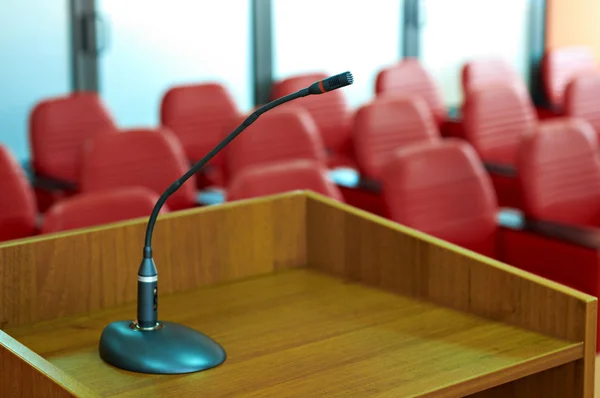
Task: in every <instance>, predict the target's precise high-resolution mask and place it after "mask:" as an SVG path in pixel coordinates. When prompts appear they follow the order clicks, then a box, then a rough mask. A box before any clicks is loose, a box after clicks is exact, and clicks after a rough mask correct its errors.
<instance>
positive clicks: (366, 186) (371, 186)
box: [358, 178, 381, 193]
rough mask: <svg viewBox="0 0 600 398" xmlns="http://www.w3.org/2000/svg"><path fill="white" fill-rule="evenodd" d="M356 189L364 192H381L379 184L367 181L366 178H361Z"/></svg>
mask: <svg viewBox="0 0 600 398" xmlns="http://www.w3.org/2000/svg"><path fill="white" fill-rule="evenodd" d="M358 188H359V189H363V190H365V191H369V192H373V193H380V192H381V183H380V182H379V181H375V180H369V179H367V178H361V179H360V181H359V182H358Z"/></svg>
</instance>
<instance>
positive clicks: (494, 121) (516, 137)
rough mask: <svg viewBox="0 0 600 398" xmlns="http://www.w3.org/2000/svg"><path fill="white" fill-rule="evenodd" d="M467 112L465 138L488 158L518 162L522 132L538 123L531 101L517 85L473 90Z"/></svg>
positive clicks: (502, 162)
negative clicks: (517, 156)
mask: <svg viewBox="0 0 600 398" xmlns="http://www.w3.org/2000/svg"><path fill="white" fill-rule="evenodd" d="M463 112H464V115H463V124H464V132H465V138H466V139H467V140H468V141H469V142H470V143H471V145H473V147H474V148H475V150H476V151H477V153H478V154H479V156H480V157H481V158H482V159H483V161H484V162H494V163H499V164H509V165H514V164H515V161H516V154H517V150H518V147H519V143H520V139H521V136H522V135H523V134H527V133H529V132H530V131H532V130H533V129H534V128H535V126H536V116H535V111H534V109H533V107H532V105H531V103H530V102H529V100H528V99H527V98H526V97H524V96H523V95H522V94H521V93H519V91H518V89H517V88H515V87H513V86H486V87H481V88H479V89H477V90H474V91H472V92H471V93H470V94H469V96H468V97H467V98H466V101H465V106H464V109H463Z"/></svg>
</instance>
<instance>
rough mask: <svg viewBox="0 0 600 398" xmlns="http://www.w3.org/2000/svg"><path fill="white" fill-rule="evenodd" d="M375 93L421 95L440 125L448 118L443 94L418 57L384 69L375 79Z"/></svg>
mask: <svg viewBox="0 0 600 398" xmlns="http://www.w3.org/2000/svg"><path fill="white" fill-rule="evenodd" d="M375 94H376V95H377V96H381V95H388V94H392V95H398V94H400V95H403V96H420V97H422V98H423V99H424V100H425V102H427V104H428V105H429V107H430V109H431V112H432V113H433V115H434V117H435V120H436V122H437V123H438V126H441V125H442V123H443V122H444V121H445V120H446V108H445V106H444V102H443V100H442V95H441V93H440V92H439V91H438V88H437V86H436V84H435V82H434V80H433V78H432V77H431V76H430V75H429V73H428V72H427V71H426V70H425V68H424V67H423V66H422V65H421V63H420V62H419V60H418V59H415V58H408V59H405V60H403V61H400V62H399V63H397V64H396V65H393V66H389V67H387V68H384V69H382V70H381V71H380V72H379V73H378V74H377V78H376V80H375Z"/></svg>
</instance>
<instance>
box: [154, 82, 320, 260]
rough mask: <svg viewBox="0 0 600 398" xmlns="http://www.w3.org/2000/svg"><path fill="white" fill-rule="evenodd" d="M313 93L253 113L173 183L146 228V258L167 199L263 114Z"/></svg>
mask: <svg viewBox="0 0 600 398" xmlns="http://www.w3.org/2000/svg"><path fill="white" fill-rule="evenodd" d="M310 94H311V92H310V91H309V88H303V89H302V90H300V91H296V92H295V93H292V94H288V95H286V96H284V97H281V98H278V99H276V100H274V101H272V102H269V103H268V104H265V105H263V106H261V107H260V108H258V109H257V110H255V111H254V112H252V113H251V114H250V116H248V117H247V118H246V119H245V120H244V121H243V122H242V124H240V125H239V126H238V127H236V129H235V130H233V131H232V132H231V133H229V135H227V137H225V139H223V141H221V142H220V143H219V144H218V145H217V146H216V147H214V148H213V149H212V150H210V152H208V153H207V154H206V155H205V156H204V157H203V158H202V159H200V160H199V161H198V162H197V163H196V164H194V165H193V166H192V167H191V168H190V169H189V170H188V171H187V172H186V173H185V174H184V175H182V176H181V177H180V178H179V179H177V181H175V182H174V183H172V184H171V185H170V186H169V187H168V188H167V189H166V190H165V191H164V192H163V193H162V194H161V195H160V197H159V198H158V201H157V202H156V204H155V205H154V208H153V209H152V213H151V214H150V218H149V220H148V225H147V226H146V238H145V242H144V258H146V259H150V258H152V234H153V233H154V225H155V224H156V219H157V218H158V214H159V213H160V210H161V209H162V207H163V206H164V204H165V203H166V201H167V199H169V197H170V196H171V195H173V194H174V193H175V192H176V191H177V190H178V189H179V187H181V186H182V185H183V184H184V183H185V182H186V181H187V180H188V179H189V178H190V177H192V176H193V175H194V174H196V173H197V172H198V171H199V170H200V169H201V168H202V167H204V166H205V165H206V164H207V163H208V162H209V161H210V160H211V159H212V158H214V157H215V156H216V155H217V154H218V153H219V152H221V151H222V150H223V149H224V148H225V147H226V146H227V145H229V143H230V142H231V141H233V139H234V138H235V137H237V136H238V135H239V134H240V133H241V132H242V131H244V130H245V129H246V128H248V127H249V126H250V125H251V124H252V123H254V122H255V121H256V119H258V118H259V117H260V115H262V114H263V113H265V112H267V111H269V110H271V109H273V108H276V107H278V106H279V105H282V104H285V103H286V102H289V101H293V100H295V99H297V98H301V97H306V96H307V95H310Z"/></svg>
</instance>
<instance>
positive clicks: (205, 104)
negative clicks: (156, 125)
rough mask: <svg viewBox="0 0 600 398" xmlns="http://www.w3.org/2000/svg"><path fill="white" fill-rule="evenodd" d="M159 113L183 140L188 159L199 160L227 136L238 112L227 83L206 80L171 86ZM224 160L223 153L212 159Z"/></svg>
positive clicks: (164, 121) (165, 122)
mask: <svg viewBox="0 0 600 398" xmlns="http://www.w3.org/2000/svg"><path fill="white" fill-rule="evenodd" d="M160 116H161V123H162V125H163V126H166V127H168V128H169V129H170V130H171V131H173V133H175V135H176V136H177V138H179V141H181V144H182V145H183V148H184V150H185V153H186V156H187V158H188V160H190V161H191V162H197V161H198V160H200V159H201V158H202V157H203V156H204V155H206V154H207V153H208V152H209V151H210V150H211V149H213V148H214V147H215V146H216V145H217V144H218V143H219V141H221V140H222V139H223V138H224V136H225V135H226V133H227V128H228V127H230V125H231V121H232V120H233V119H234V118H237V116H239V112H238V108H237V105H236V103H235V101H234V100H233V98H232V96H231V94H230V93H229V92H228V91H227V89H226V88H225V87H224V86H222V85H221V84H218V83H204V84H195V85H187V86H178V87H173V88H171V89H169V90H168V91H167V92H166V93H165V95H164V96H163V99H162V102H161V107H160ZM223 162H224V157H223V156H221V155H217V156H216V157H215V158H213V159H212V160H211V164H214V165H221V164H223Z"/></svg>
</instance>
